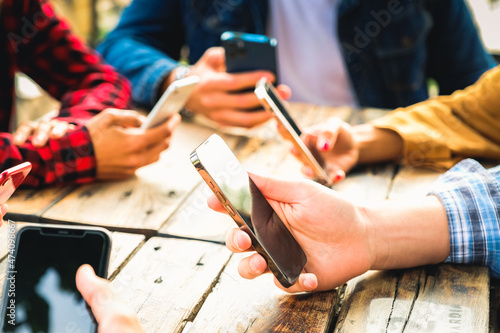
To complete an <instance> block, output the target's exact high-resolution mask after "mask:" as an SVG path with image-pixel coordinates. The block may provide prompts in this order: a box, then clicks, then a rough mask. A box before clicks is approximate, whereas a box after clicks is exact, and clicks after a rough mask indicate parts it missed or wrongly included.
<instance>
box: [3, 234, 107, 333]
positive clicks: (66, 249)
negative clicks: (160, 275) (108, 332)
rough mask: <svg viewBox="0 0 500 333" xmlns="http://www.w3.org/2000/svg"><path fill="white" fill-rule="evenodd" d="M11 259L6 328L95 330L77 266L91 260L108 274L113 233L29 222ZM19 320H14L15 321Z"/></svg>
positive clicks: (5, 296)
mask: <svg viewBox="0 0 500 333" xmlns="http://www.w3.org/2000/svg"><path fill="white" fill-rule="evenodd" d="M16 238H17V239H16V249H15V254H14V257H15V259H16V260H15V264H14V267H12V266H10V263H9V265H8V269H7V277H6V282H5V288H4V293H3V303H2V330H1V331H2V332H19V333H21V332H22V333H25V332H26V333H29V332H53V333H56V332H85V333H87V332H96V328H97V325H96V323H95V321H94V318H93V315H92V313H91V310H90V308H89V307H88V306H87V305H86V303H85V301H84V299H83V297H82V296H81V294H80V292H79V291H78V290H77V288H76V282H75V275H76V271H77V270H78V268H79V267H80V266H81V265H82V264H89V265H91V266H92V267H93V268H94V270H95V271H96V273H97V275H100V276H104V275H105V274H106V271H107V261H108V257H109V247H110V243H109V238H108V236H107V235H106V234H105V233H103V232H100V231H88V230H73V229H64V228H44V227H26V228H23V229H21V230H20V231H19V232H18V234H17V236H16ZM14 324H15V325H14Z"/></svg>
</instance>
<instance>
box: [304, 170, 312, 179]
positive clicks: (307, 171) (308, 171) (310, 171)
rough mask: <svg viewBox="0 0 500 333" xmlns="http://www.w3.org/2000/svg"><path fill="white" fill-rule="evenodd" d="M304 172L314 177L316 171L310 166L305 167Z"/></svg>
mask: <svg viewBox="0 0 500 333" xmlns="http://www.w3.org/2000/svg"><path fill="white" fill-rule="evenodd" d="M304 173H305V174H306V176H307V177H314V172H313V171H312V170H311V169H309V168H307V169H305V171H304Z"/></svg>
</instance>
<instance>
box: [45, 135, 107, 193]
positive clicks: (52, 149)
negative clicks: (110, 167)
mask: <svg viewBox="0 0 500 333" xmlns="http://www.w3.org/2000/svg"><path fill="white" fill-rule="evenodd" d="M39 154H40V156H41V157H42V159H44V160H49V159H52V163H53V164H52V167H51V168H50V169H51V170H52V172H48V174H47V175H46V183H47V184H51V183H58V184H75V183H76V184H83V183H88V182H91V181H94V180H95V179H96V167H97V161H96V158H95V155H94V146H93V144H92V139H91V137H90V134H89V132H88V130H87V128H86V127H84V126H82V127H79V128H77V129H75V130H73V131H71V132H69V133H68V134H66V135H65V136H64V137H62V138H60V139H56V140H49V142H48V143H47V145H46V146H45V147H44V148H42V149H40V150H39Z"/></svg>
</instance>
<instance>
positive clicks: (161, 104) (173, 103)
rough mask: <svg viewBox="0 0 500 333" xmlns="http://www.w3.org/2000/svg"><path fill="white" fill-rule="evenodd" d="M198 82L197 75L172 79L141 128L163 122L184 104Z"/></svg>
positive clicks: (151, 126) (147, 127)
mask: <svg viewBox="0 0 500 333" xmlns="http://www.w3.org/2000/svg"><path fill="white" fill-rule="evenodd" d="M198 82H200V78H199V77H198V76H189V77H186V78H184V79H180V80H177V81H174V82H173V83H172V84H171V85H169V86H168V88H167V90H165V92H164V93H163V95H162V96H161V98H160V99H159V100H158V102H157V103H156V105H155V106H154V107H153V109H152V110H151V112H150V113H149V115H148V117H147V118H146V120H145V121H144V123H143V124H142V128H143V129H149V128H153V127H156V126H158V125H160V124H161V123H163V122H165V121H166V120H167V119H168V118H169V117H170V116H171V115H173V114H174V113H177V112H179V111H180V110H181V109H182V108H183V107H184V105H185V104H186V102H187V100H188V98H189V96H191V93H192V92H193V89H194V87H196V85H197V84H198Z"/></svg>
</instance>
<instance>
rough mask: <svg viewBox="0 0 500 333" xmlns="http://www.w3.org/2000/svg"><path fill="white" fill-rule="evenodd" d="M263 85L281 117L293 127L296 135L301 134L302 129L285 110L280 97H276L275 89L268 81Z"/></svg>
mask: <svg viewBox="0 0 500 333" xmlns="http://www.w3.org/2000/svg"><path fill="white" fill-rule="evenodd" d="M265 87H266V92H267V94H268V95H269V97H271V99H272V100H273V102H274V104H276V107H278V109H279V110H280V112H281V114H282V115H283V117H285V119H286V120H287V121H288V123H289V124H290V126H291V127H292V128H293V130H294V131H295V133H296V134H297V136H301V135H302V131H301V130H300V128H299V126H298V125H297V123H296V122H295V121H294V120H293V118H292V116H290V113H289V112H288V111H287V109H286V107H285V105H284V104H283V103H282V102H281V99H280V98H279V97H278V95H277V93H276V90H274V88H273V87H272V86H271V85H270V84H269V83H267V84H266V85H265Z"/></svg>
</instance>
